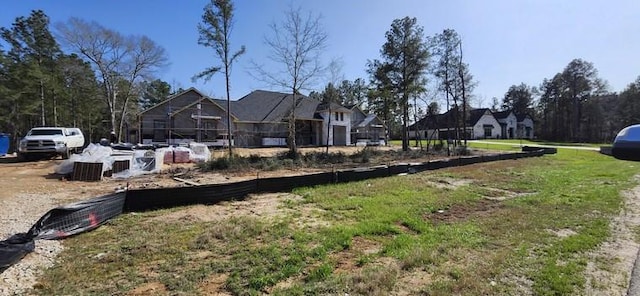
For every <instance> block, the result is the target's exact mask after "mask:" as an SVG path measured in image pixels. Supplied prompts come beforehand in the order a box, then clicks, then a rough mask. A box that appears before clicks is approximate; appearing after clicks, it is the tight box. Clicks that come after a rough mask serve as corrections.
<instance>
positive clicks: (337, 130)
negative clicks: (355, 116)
mask: <svg viewBox="0 0 640 296" xmlns="http://www.w3.org/2000/svg"><path fill="white" fill-rule="evenodd" d="M333 145H334V146H346V145H347V127H346V126H339V125H334V126H333Z"/></svg>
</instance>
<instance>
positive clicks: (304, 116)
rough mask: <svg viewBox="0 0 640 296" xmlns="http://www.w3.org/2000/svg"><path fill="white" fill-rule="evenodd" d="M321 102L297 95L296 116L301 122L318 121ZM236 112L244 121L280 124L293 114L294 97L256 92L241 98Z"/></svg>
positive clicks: (269, 92)
mask: <svg viewBox="0 0 640 296" xmlns="http://www.w3.org/2000/svg"><path fill="white" fill-rule="evenodd" d="M320 103H321V102H320V101H318V100H315V99H310V98H308V97H306V96H303V95H296V107H295V116H296V119H301V120H317V119H318V118H316V117H315V114H316V111H317V110H318V106H319V105H320ZM232 108H235V110H234V111H232V112H235V113H236V114H237V115H238V117H239V118H240V120H242V121H255V122H280V121H284V120H286V119H287V118H288V117H289V115H290V114H291V109H292V95H291V94H285V93H280V92H273V91H265V90H256V91H252V92H251V93H249V94H248V95H246V96H244V97H242V98H240V99H239V100H238V101H237V102H236V104H235V106H233V107H232Z"/></svg>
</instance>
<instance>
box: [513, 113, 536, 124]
mask: <svg viewBox="0 0 640 296" xmlns="http://www.w3.org/2000/svg"><path fill="white" fill-rule="evenodd" d="M527 117H529V119H531V120H532V121H533V117H532V116H531V115H529V114H528V113H524V114H516V119H517V120H518V122H523V121H524V120H525V119H527Z"/></svg>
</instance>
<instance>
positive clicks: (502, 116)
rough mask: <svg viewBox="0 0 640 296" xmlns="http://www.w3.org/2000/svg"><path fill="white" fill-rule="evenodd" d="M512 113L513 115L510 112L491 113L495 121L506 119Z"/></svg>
mask: <svg viewBox="0 0 640 296" xmlns="http://www.w3.org/2000/svg"><path fill="white" fill-rule="evenodd" d="M512 113H513V111H512V110H504V111H497V112H493V117H495V118H496V119H497V120H500V119H506V118H507V117H509V115H510V114H512ZM514 115H515V113H514Z"/></svg>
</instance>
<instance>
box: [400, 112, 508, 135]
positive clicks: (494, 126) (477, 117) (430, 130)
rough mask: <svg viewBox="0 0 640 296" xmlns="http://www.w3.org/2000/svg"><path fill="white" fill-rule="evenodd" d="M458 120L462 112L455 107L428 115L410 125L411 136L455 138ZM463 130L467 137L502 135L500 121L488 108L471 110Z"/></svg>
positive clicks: (459, 120) (460, 118) (460, 119)
mask: <svg viewBox="0 0 640 296" xmlns="http://www.w3.org/2000/svg"><path fill="white" fill-rule="evenodd" d="M456 117H457V118H456ZM456 121H458V122H461V121H462V112H455V109H452V110H449V111H447V112H446V113H444V114H438V115H433V116H427V117H425V118H423V119H421V120H419V121H418V122H416V123H414V124H413V125H411V126H409V136H410V137H412V138H415V137H416V136H419V137H420V138H421V139H454V138H456V135H455V133H456V129H455V122H456ZM461 132H463V133H466V135H467V137H466V138H467V139H497V138H500V136H501V135H502V133H501V126H500V122H498V120H497V119H496V118H495V117H494V116H493V113H492V112H491V110H489V109H486V108H483V109H472V110H469V113H468V115H467V116H466V124H465V125H464V128H463V127H461ZM460 138H463V137H462V136H461V137H460Z"/></svg>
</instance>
